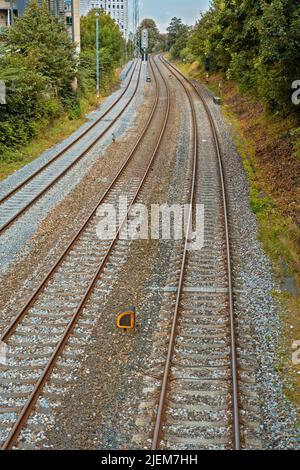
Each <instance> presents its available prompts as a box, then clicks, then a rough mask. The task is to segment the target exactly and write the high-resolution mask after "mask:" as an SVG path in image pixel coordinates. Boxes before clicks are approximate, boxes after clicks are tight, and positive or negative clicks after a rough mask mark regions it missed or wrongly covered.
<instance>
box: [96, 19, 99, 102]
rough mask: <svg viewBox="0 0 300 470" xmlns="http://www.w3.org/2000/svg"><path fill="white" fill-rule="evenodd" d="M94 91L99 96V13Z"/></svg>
mask: <svg viewBox="0 0 300 470" xmlns="http://www.w3.org/2000/svg"><path fill="white" fill-rule="evenodd" d="M96 91H97V98H99V96H100V64H99V13H98V12H96Z"/></svg>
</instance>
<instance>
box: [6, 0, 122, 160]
mask: <svg viewBox="0 0 300 470" xmlns="http://www.w3.org/2000/svg"><path fill="white" fill-rule="evenodd" d="M95 13H96V10H93V11H91V12H89V14H88V15H87V16H86V17H82V18H81V43H82V44H81V52H80V54H78V53H77V51H76V45H75V44H74V43H72V41H71V39H70V38H69V36H68V34H67V31H66V28H65V25H64V24H63V22H62V21H60V20H59V19H58V18H57V17H55V16H54V15H53V14H52V12H51V11H49V9H48V7H47V2H46V1H43V3H42V5H39V3H38V0H31V1H30V2H29V4H28V7H27V9H26V10H25V13H24V15H23V16H22V17H20V18H16V19H15V22H14V26H13V27H10V28H6V29H5V30H4V32H3V33H1V34H0V80H3V81H4V83H5V85H6V102H7V104H6V105H0V161H1V160H2V161H10V160H12V161H13V160H14V159H15V158H16V157H15V154H16V152H15V151H16V149H18V148H21V147H22V146H23V145H24V144H26V143H28V142H29V141H30V140H31V139H32V138H33V137H34V136H35V135H36V134H37V133H38V132H40V131H41V130H43V129H44V128H45V127H46V126H47V125H48V124H49V123H51V122H52V121H53V120H54V119H55V118H58V117H60V116H62V115H67V116H69V118H70V119H74V118H76V117H79V116H80V115H81V114H82V111H83V109H82V106H83V104H86V103H87V102H88V101H89V100H92V99H93V97H94V93H95V81H96V57H95V41H96V31H95ZM98 13H99V14H100V16H99V24H100V45H101V47H100V51H99V53H100V58H101V60H100V64H101V65H100V70H101V75H100V77H101V82H100V83H101V87H102V89H106V88H108V86H109V85H110V84H111V83H112V82H113V81H114V74H115V68H116V67H117V66H119V65H120V64H121V63H122V62H123V61H124V59H125V57H124V56H125V42H124V39H123V36H122V33H121V32H120V29H119V27H118V26H117V24H116V23H115V22H114V20H113V19H112V18H111V17H110V16H109V15H106V14H105V13H104V12H103V11H102V10H98ZM75 79H76V88H75Z"/></svg>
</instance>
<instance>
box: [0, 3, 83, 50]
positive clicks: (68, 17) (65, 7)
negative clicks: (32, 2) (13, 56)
mask: <svg viewBox="0 0 300 470" xmlns="http://www.w3.org/2000/svg"><path fill="white" fill-rule="evenodd" d="M27 3H28V0H0V32H1V28H3V27H6V26H11V25H12V22H13V18H12V11H13V12H14V17H17V16H22V15H23V13H24V10H25V8H26V5H27ZM39 3H41V0H39ZM47 5H48V8H49V10H51V11H52V12H53V13H54V15H55V16H57V17H59V18H60V19H61V21H64V22H65V25H66V29H67V31H68V34H69V36H70V37H71V38H72V40H73V41H74V42H75V43H76V44H77V47H78V50H80V0H47Z"/></svg>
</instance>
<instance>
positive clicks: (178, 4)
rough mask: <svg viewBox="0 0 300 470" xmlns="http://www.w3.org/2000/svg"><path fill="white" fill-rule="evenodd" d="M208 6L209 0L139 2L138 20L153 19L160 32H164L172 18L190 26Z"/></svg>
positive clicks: (150, 0) (142, 0)
mask: <svg viewBox="0 0 300 470" xmlns="http://www.w3.org/2000/svg"><path fill="white" fill-rule="evenodd" d="M208 5H209V0H140V19H141V20H142V19H143V18H153V19H154V20H155V21H156V22H157V25H158V27H159V29H160V31H161V32H164V31H165V30H166V28H167V27H168V25H169V24H170V20H171V18H173V16H177V17H179V18H182V20H183V22H184V23H186V24H189V25H192V24H194V23H195V20H196V19H197V18H198V17H199V14H200V11H201V10H202V11H205V10H207V8H208Z"/></svg>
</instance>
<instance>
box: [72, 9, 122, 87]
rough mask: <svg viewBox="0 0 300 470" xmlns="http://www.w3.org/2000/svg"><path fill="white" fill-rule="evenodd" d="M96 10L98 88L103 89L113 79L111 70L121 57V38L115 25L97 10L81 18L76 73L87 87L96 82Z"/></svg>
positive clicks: (109, 17)
mask: <svg viewBox="0 0 300 470" xmlns="http://www.w3.org/2000/svg"><path fill="white" fill-rule="evenodd" d="M96 13H98V14H99V26H100V27H99V31H100V33H99V43H100V49H99V56H100V71H101V74H100V79H101V88H102V89H105V88H106V87H107V86H108V85H110V83H111V81H112V80H113V78H114V70H115V68H116V67H117V66H119V65H120V64H121V61H122V59H123V58H124V51H125V40H124V38H123V36H122V33H121V31H120V28H119V26H118V25H117V23H116V22H115V21H114V20H113V19H112V18H111V16H110V15H107V14H106V13H105V12H104V11H103V10H101V9H94V10H91V11H90V12H89V13H88V14H87V15H86V16H83V17H81V21H80V26H81V54H80V67H79V76H80V77H82V81H83V82H86V85H87V86H88V88H89V89H90V90H94V89H95V81H96V56H95V44H96Z"/></svg>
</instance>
